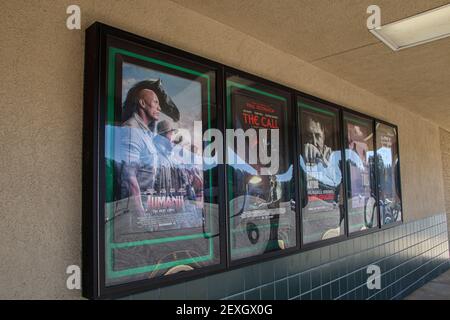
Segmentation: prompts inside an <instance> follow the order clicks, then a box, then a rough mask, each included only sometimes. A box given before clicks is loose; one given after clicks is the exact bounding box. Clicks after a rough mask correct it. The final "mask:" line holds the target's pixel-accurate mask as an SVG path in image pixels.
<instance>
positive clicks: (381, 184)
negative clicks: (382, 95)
mask: <svg viewBox="0 0 450 320" xmlns="http://www.w3.org/2000/svg"><path fill="white" fill-rule="evenodd" d="M376 137H377V142H376V143H377V146H376V148H377V168H376V169H377V178H378V196H379V206H380V220H381V224H382V225H387V224H390V223H394V222H399V221H402V200H401V190H400V159H399V154H398V136H397V128H396V127H394V126H391V125H388V124H385V123H381V122H377V123H376Z"/></svg>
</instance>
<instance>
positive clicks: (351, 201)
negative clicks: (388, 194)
mask: <svg viewBox="0 0 450 320" xmlns="http://www.w3.org/2000/svg"><path fill="white" fill-rule="evenodd" d="M372 127H373V124H372V121H371V120H367V119H364V118H361V117H357V116H354V115H351V114H344V130H345V147H346V149H345V159H346V165H347V175H348V179H347V199H348V200H347V201H348V202H347V210H348V219H349V232H356V231H361V230H365V229H368V228H373V227H376V226H377V225H378V219H377V213H376V210H377V209H376V196H375V176H374V136H373V128H372Z"/></svg>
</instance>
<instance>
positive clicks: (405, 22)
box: [370, 4, 450, 51]
mask: <svg viewBox="0 0 450 320" xmlns="http://www.w3.org/2000/svg"><path fill="white" fill-rule="evenodd" d="M370 32H371V33H373V34H374V35H375V36H376V37H377V38H378V39H380V40H381V41H383V43H384V44H386V45H387V46H388V47H389V48H391V49H392V50H394V51H398V50H401V49H406V48H410V47H414V46H417V45H420V44H424V43H427V42H431V41H435V40H438V39H442V38H446V37H448V36H450V4H448V5H445V6H442V7H439V8H436V9H433V10H429V11H426V12H423V13H420V14H417V15H415V16H412V17H409V18H405V19H402V20H399V21H395V22H392V23H389V24H386V25H384V26H381V27H377V28H374V29H370Z"/></svg>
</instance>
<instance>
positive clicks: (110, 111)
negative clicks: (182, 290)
mask: <svg viewBox="0 0 450 320" xmlns="http://www.w3.org/2000/svg"><path fill="white" fill-rule="evenodd" d="M117 54H122V55H126V56H130V57H133V58H137V59H140V60H143V61H147V62H151V63H154V64H157V65H161V66H164V67H167V68H169V69H174V70H178V71H182V72H185V73H188V74H192V75H196V76H198V77H203V78H205V79H206V80H207V92H208V97H207V99H208V128H211V80H210V77H209V75H207V74H203V73H200V72H197V71H195V70H191V69H188V68H184V67H180V66H177V65H174V64H171V63H168V62H165V61H161V60H158V59H155V58H150V57H146V56H142V55H139V54H136V53H133V52H129V51H127V50H124V49H119V48H113V47H110V48H109V51H108V84H107V85H108V89H107V90H108V93H107V97H108V98H107V115H106V122H107V124H112V125H114V122H115V119H114V98H115V94H114V93H115V90H114V86H115V80H116V79H115V78H116V69H115V65H116V63H115V62H116V55H117ZM105 134H106V139H105V149H107V150H110V151H111V152H113V145H114V143H113V141H110V140H112V139H108V134H107V133H105ZM110 154H112V153H110ZM210 170H211V169H210ZM113 175H114V174H113V170H112V167H111V166H110V165H109V166H108V165H107V166H106V176H105V180H106V202H112V200H113V199H112V194H113V180H114V177H113ZM209 180H210V181H209V183H210V185H212V175H211V174H210V175H209ZM211 198H212V188H210V199H211ZM106 210H108V222H112V221H114V219H111V218H112V217H111V214H112V211H113V210H111V209H110V208H109V209H107V206H105V211H106ZM211 210H212V203H210V210H209V215H210V218H209V224H210V226H209V229H210V230H211ZM106 229H107V231H106V232H105V233H106V250H105V251H106V275H107V277H108V278H117V277H124V276H131V275H136V274H140V273H145V272H151V271H154V270H160V269H165V268H170V267H173V266H176V265H179V264H189V263H195V262H201V261H208V260H212V259H213V258H214V246H213V239H212V234H211V233H210V232H208V233H198V234H192V235H185V236H176V237H167V238H159V239H152V240H142V241H132V242H124V243H114V242H113V241H112V240H113V239H114V235H113V229H114V228H113V226H112V225H111V224H109V223H107V224H106ZM205 237H209V254H208V255H205V256H200V257H192V258H188V259H182V260H176V261H171V262H166V263H162V264H157V265H148V266H142V267H136V268H130V269H124V270H120V271H114V270H113V268H112V265H113V263H114V262H113V250H114V249H119V248H126V247H134V246H144V245H152V244H161V243H166V242H174V241H181V240H191V239H198V238H205Z"/></svg>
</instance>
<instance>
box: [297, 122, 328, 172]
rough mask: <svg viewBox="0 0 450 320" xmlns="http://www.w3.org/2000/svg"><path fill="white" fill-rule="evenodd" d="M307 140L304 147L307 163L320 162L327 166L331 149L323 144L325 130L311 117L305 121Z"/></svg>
mask: <svg viewBox="0 0 450 320" xmlns="http://www.w3.org/2000/svg"><path fill="white" fill-rule="evenodd" d="M306 124H307V133H308V135H307V138H306V139H307V140H306V143H305V147H304V156H305V161H306V162H307V163H319V162H322V163H323V164H324V165H325V167H327V166H328V164H329V161H330V156H331V148H330V147H328V146H327V145H326V144H325V128H324V126H323V125H322V123H320V121H318V120H316V119H314V118H313V117H308V119H307V122H306Z"/></svg>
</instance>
